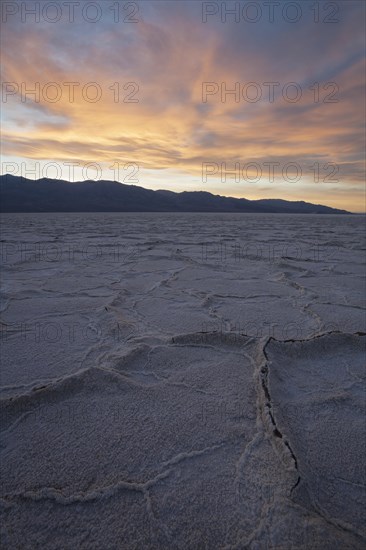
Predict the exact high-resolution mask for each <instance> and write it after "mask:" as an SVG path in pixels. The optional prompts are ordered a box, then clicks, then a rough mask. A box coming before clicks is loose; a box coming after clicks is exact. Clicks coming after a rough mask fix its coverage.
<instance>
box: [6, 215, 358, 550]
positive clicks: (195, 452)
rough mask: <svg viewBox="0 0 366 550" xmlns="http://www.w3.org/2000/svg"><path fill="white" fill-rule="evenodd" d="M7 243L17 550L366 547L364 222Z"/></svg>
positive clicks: (44, 225) (197, 221)
mask: <svg viewBox="0 0 366 550" xmlns="http://www.w3.org/2000/svg"><path fill="white" fill-rule="evenodd" d="M315 235H316V237H314V236H315ZM2 238H3V242H2V244H3V249H2V260H3V274H2V275H3V276H2V300H1V304H2V305H1V327H2V378H1V394H2V399H1V405H0V406H1V430H2V446H1V464H2V476H3V477H2V494H1V500H0V503H1V509H2V522H1V524H2V543H3V546H4V548H27V549H28V548H29V549H33V548H37V547H42V548H50V549H53V548H55V549H56V548H57V549H59V548H63V549H68V548H70V549H71V548H72V549H74V548H85V549H90V548H97V549H99V548H101V549H111V548H122V549H125V548H126V549H131V548H136V549H137V548H151V549H159V548H164V549H165V548H166V549H168V548H169V549H173V548H177V549H186V548H197V549H198V548H199V549H201V548H202V549H211V548H212V549H217V548H223V549H234V548H237V549H243V548H250V549H255V550H257V549H258V550H259V549H267V548H273V549H284V550H288V549H292V548H294V549H295V548H296V549H297V548H300V549H317V548H322V549H323V548H325V549H328V548H329V549H332V550H333V549H338V548H339V549H342V550H343V549H344V548H346V549H347V548H364V547H365V545H366V533H365V530H364V525H365V516H364V511H365V509H366V501H365V458H364V457H365V456H366V453H365V386H364V383H365V368H364V358H365V349H364V340H365V337H364V335H363V334H362V332H364V331H365V315H364V310H363V309H362V307H363V303H362V297H363V295H362V290H363V286H364V281H363V275H364V264H363V263H362V261H363V259H364V252H363V250H364V249H365V247H364V243H363V239H364V235H363V220H362V219H361V218H359V217H356V216H355V217H350V216H341V217H339V216H289V215H286V216H281V215H276V216H274V215H272V216H271V215H259V216H251V215H248V216H246V215H221V214H220V215H216V214H215V215H212V214H206V215H201V214H200V215H193V214H179V215H170V214H164V215H161V214H138V215H136V214H127V215H126V214H123V215H121V214H108V215H104V214H88V215H84V214H73V215H69V214H67V215H52V216H50V215H36V216H35V215H5V216H4V217H3V222H2ZM24 243H26V245H27V246H26V247H25V248H24V246H22V245H24ZM45 246H46V247H47V248H44V247H45ZM42 247H43V248H42ZM238 251H239V252H238ZM351 333H352V334H351Z"/></svg>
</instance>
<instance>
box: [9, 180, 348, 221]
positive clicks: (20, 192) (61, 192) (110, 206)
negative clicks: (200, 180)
mask: <svg viewBox="0 0 366 550" xmlns="http://www.w3.org/2000/svg"><path fill="white" fill-rule="evenodd" d="M0 211H1V212H233V213H235V212H236V213H241V212H243V213H245V212H252V213H288V214H349V212H347V211H346V210H339V209H336V208H330V207H329V206H323V205H320V204H311V203H308V202H304V201H296V202H294V201H285V200H281V199H260V200H248V199H244V198H243V199H237V198H233V197H223V196H221V195H213V194H212V193H208V192H206V191H183V192H182V193H175V192H173V191H164V190H159V191H152V190H150V189H144V188H143V187H139V186H135V185H125V184H122V183H119V182H116V181H103V180H100V181H93V180H87V181H80V182H69V181H64V180H60V179H48V178H43V179H39V180H30V179H26V178H23V177H21V176H13V175H11V174H5V175H2V176H0Z"/></svg>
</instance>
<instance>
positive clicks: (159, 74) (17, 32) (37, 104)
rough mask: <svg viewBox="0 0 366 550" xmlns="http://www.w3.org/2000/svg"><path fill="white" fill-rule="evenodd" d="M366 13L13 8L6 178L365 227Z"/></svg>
mask: <svg viewBox="0 0 366 550" xmlns="http://www.w3.org/2000/svg"><path fill="white" fill-rule="evenodd" d="M365 6H366V3H365V2H363V1H362V0H355V1H353V0H345V1H338V2H328V1H325V2H323V1H319V2H313V1H312V0H302V1H298V2H287V1H280V0H277V1H272V0H269V1H241V2H235V1H230V2H221V1H219V2H201V1H197V0H186V1H179V0H169V1H156V0H146V1H141V0H140V1H136V2H118V1H113V0H101V1H99V2H88V1H82V0H79V1H78V2H76V1H75V2H72V1H69V2H66V1H65V2H64V1H62V0H59V1H58V2H48V1H41V2H35V1H30V0H29V1H27V2H13V1H9V2H7V1H3V2H2V6H1V7H2V39H1V40H2V59H1V61H2V73H1V81H2V110H1V111H2V125H3V131H2V144H3V146H2V162H1V173H13V174H15V175H22V176H24V177H30V178H32V179H38V178H41V177H50V178H62V179H67V180H69V181H78V180H84V179H104V180H117V181H120V182H122V183H125V184H130V185H140V186H142V187H145V188H149V189H169V190H172V191H192V190H205V191H210V192H212V193H215V194H220V195H225V196H234V197H245V198H248V199H260V198H281V199H286V200H305V201H308V202H313V203H320V204H326V205H329V206H333V207H337V208H344V209H347V210H350V211H353V212H360V211H365V210H366V207H365V188H364V181H365V153H364V151H365V127H364V120H365V98H364V91H365V90H364V87H365V30H364V29H365Z"/></svg>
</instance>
